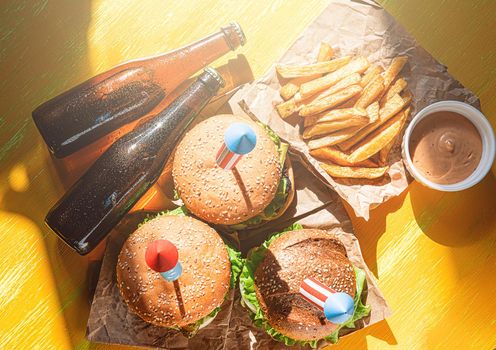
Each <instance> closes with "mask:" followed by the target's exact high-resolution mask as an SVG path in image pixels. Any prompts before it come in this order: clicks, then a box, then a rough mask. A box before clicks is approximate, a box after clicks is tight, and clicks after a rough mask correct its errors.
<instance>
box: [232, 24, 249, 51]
mask: <svg viewBox="0 0 496 350" xmlns="http://www.w3.org/2000/svg"><path fill="white" fill-rule="evenodd" d="M229 25H231V26H232V27H233V29H234V31H235V32H236V34H238V37H239V43H240V44H241V46H244V45H245V44H246V36H245V32H243V29H241V26H240V25H239V23H238V22H231V23H229Z"/></svg>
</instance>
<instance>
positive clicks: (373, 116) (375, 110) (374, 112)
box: [365, 101, 380, 123]
mask: <svg viewBox="0 0 496 350" xmlns="http://www.w3.org/2000/svg"><path fill="white" fill-rule="evenodd" d="M379 110H380V109H379V102H377V101H375V102H374V103H372V104H371V105H370V106H368V107H367V109H366V110H365V112H366V113H367V115H368V117H369V122H370V123H375V122H376V121H377V120H378V119H379Z"/></svg>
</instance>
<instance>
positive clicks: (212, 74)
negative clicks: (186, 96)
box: [198, 67, 224, 93]
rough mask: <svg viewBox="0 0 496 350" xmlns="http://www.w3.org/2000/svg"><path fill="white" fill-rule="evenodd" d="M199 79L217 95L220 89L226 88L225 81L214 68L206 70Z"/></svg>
mask: <svg viewBox="0 0 496 350" xmlns="http://www.w3.org/2000/svg"><path fill="white" fill-rule="evenodd" d="M198 79H199V80H201V81H203V82H204V83H205V84H206V85H207V86H208V87H209V88H210V90H211V91H212V92H214V93H216V92H217V91H218V90H219V88H221V87H223V86H224V79H223V78H222V76H221V75H220V74H219V72H217V70H215V69H214V68H212V67H207V68H205V70H204V71H203V73H202V74H200V76H199V77H198Z"/></svg>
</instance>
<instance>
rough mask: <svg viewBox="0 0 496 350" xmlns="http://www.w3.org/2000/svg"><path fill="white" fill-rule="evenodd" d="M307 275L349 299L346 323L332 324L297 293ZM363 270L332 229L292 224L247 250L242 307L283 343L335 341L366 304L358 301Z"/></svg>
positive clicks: (362, 313)
mask: <svg viewBox="0 0 496 350" xmlns="http://www.w3.org/2000/svg"><path fill="white" fill-rule="evenodd" d="M307 278H313V279H315V280H318V281H319V282H321V283H322V284H323V285H325V286H328V287H329V288H331V289H332V290H334V292H336V293H339V292H342V293H341V294H343V293H346V294H348V295H349V296H350V297H351V298H353V305H354V306H353V305H352V307H351V310H350V313H349V317H348V319H347V321H345V323H344V324H334V323H331V322H330V321H329V320H328V319H327V318H326V316H325V315H324V311H322V309H319V308H318V307H317V306H316V305H314V304H312V303H311V302H309V301H308V300H306V299H305V298H304V297H303V296H302V295H301V294H300V286H301V285H302V282H303V281H304V280H305V279H307ZM364 284H365V272H364V271H362V270H361V269H359V268H357V267H355V266H353V264H352V263H351V262H350V261H349V260H348V257H347V253H346V248H345V247H344V245H343V243H341V241H340V240H339V239H338V238H337V237H336V236H335V235H333V234H330V233H328V232H327V231H323V230H317V229H302V227H301V225H299V224H295V225H293V226H292V227H290V228H288V229H286V230H285V231H283V232H281V233H277V234H274V235H273V236H272V237H271V238H270V239H268V240H267V241H266V242H265V243H264V244H263V245H262V246H260V247H259V248H256V249H253V250H251V251H250V252H249V254H248V257H247V259H246V261H245V265H244V266H243V269H242V271H241V275H240V291H241V297H242V304H243V306H244V307H245V308H246V309H248V311H249V313H250V316H251V318H252V320H253V322H254V324H255V325H256V326H258V327H261V328H263V329H264V330H265V331H266V332H267V333H268V334H269V335H271V336H272V337H273V338H274V339H275V340H278V341H281V342H284V343H285V344H286V345H294V344H299V345H310V346H311V347H313V348H315V347H317V345H318V342H319V341H321V340H326V341H330V342H332V343H335V342H337V340H338V336H339V331H340V330H341V329H342V328H344V327H348V328H355V321H357V320H359V319H361V318H363V317H365V316H367V315H368V314H369V312H370V307H369V306H365V305H364V304H363V303H362V291H363V288H364Z"/></svg>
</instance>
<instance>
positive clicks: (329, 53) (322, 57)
mask: <svg viewBox="0 0 496 350" xmlns="http://www.w3.org/2000/svg"><path fill="white" fill-rule="evenodd" d="M333 56H334V49H333V48H332V47H331V45H329V44H328V43H325V42H321V43H320V47H319V53H318V54H317V62H325V61H329V60H330V59H331V58H332V57H333Z"/></svg>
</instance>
